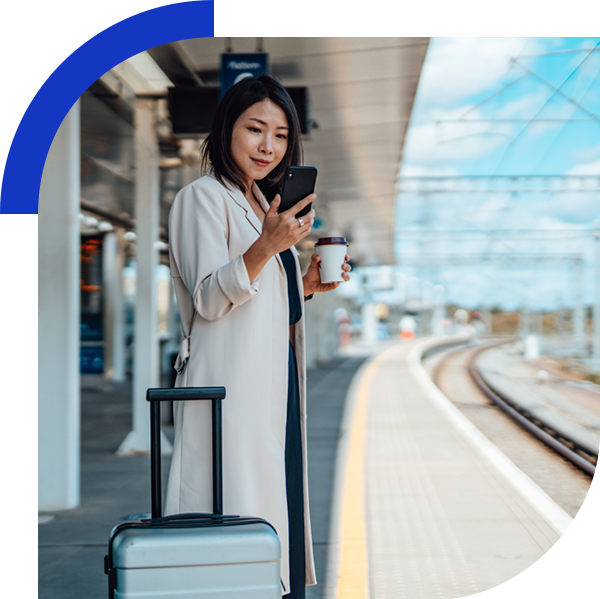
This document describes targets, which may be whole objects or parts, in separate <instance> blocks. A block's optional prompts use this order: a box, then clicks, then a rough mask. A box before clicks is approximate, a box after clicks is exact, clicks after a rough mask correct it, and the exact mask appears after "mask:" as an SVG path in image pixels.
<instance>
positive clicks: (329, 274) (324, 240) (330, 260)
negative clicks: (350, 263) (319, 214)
mask: <svg viewBox="0 0 600 599" xmlns="http://www.w3.org/2000/svg"><path fill="white" fill-rule="evenodd" d="M315 250H316V252H317V254H319V256H321V258H322V260H321V264H320V268H321V283H335V282H337V281H343V280H344V279H343V278H342V272H343V269H342V266H343V264H344V261H345V258H346V254H347V253H348V242H347V241H346V239H345V238H344V237H321V238H320V239H317V243H315Z"/></svg>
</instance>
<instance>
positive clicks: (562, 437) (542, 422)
mask: <svg viewBox="0 0 600 599" xmlns="http://www.w3.org/2000/svg"><path fill="white" fill-rule="evenodd" d="M503 343H507V342H503ZM497 346H498V344H494V345H492V347H497ZM488 349H489V347H481V348H479V349H478V350H476V351H474V352H473V353H472V354H471V357H470V359H469V363H468V369H469V374H470V376H471V378H472V379H473V381H474V383H475V384H476V385H477V387H478V388H479V389H480V390H481V392H482V393H483V394H484V395H485V396H486V397H487V398H488V399H490V400H491V401H492V402H493V403H494V404H496V405H497V406H498V407H499V408H500V409H501V410H502V411H503V412H504V413H506V414H507V415H508V416H510V418H512V419H513V420H514V421H515V422H517V423H518V424H519V425H520V426H522V427H523V428H524V429H525V430H527V431H528V432H530V433H531V434H532V435H533V436H534V437H536V438H537V439H539V440H540V441H542V443H545V444H546V445H547V446H548V447H550V448H551V449H553V450H554V451H556V452H557V453H559V454H560V455H561V456H563V457H564V458H565V459H567V460H568V461H569V462H571V463H572V464H574V465H575V466H577V467H578V468H579V469H580V470H582V471H583V472H585V473H586V474H589V475H590V476H594V474H595V472H596V465H597V463H598V449H597V447H593V446H592V445H591V443H589V442H586V441H585V440H584V439H582V438H578V437H577V435H576V434H574V433H572V432H570V431H567V430H565V428H564V427H562V426H561V425H560V424H557V423H555V422H551V421H549V420H547V419H546V418H544V417H543V416H540V415H538V414H536V411H535V409H528V408H527V407H526V406H524V405H523V404H521V403H520V402H519V401H518V400H517V399H515V398H513V397H510V396H509V395H508V394H506V393H505V392H503V391H502V390H500V389H498V388H497V387H494V386H493V385H492V384H490V382H489V381H488V380H486V377H485V375H484V374H483V373H482V372H481V370H480V369H479V368H478V367H477V358H478V357H479V356H480V355H481V354H482V353H483V352H484V351H486V350H488Z"/></svg>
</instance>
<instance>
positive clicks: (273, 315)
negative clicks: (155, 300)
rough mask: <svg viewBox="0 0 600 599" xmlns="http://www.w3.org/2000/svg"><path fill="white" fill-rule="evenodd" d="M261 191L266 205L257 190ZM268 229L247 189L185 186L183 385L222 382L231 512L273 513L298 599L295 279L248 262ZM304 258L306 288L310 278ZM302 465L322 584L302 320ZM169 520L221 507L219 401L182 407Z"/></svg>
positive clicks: (180, 230)
mask: <svg viewBox="0 0 600 599" xmlns="http://www.w3.org/2000/svg"><path fill="white" fill-rule="evenodd" d="M254 193H255V195H256V197H257V198H258V200H259V202H260V203H261V204H262V206H263V208H264V209H265V210H267V209H268V207H269V206H268V203H267V201H266V200H265V198H264V196H263V194H262V193H261V192H260V190H259V189H258V187H257V186H256V185H254ZM261 230H262V223H261V221H260V220H259V219H258V218H257V216H256V214H255V213H254V211H253V210H252V208H251V207H250V204H249V203H248V202H247V200H246V198H245V197H244V195H243V193H242V192H241V191H239V190H238V189H236V188H233V187H231V188H230V187H224V186H223V185H221V184H220V183H219V182H218V181H217V180H216V179H215V178H214V177H212V176H211V175H210V174H209V175H205V176H204V177H202V178H201V179H199V180H197V181H195V182H193V183H191V184H190V185H188V186H186V187H184V188H183V189H182V190H181V191H180V192H179V193H178V194H177V196H176V197H175V200H174V201H173V206H172V208H171V214H170V217H169V238H170V241H169V243H170V260H171V276H172V277H173V283H174V286H175V292H176V295H177V303H178V306H179V311H180V314H181V321H182V325H183V328H184V333H185V335H186V338H185V339H184V342H183V344H182V348H181V351H180V353H179V358H178V361H177V364H176V366H179V365H181V363H182V362H183V361H184V360H185V359H186V358H187V364H186V366H185V369H184V371H183V372H182V373H180V374H178V375H177V380H176V383H175V385H176V386H177V387H196V386H198V387H200V386H224V387H225V388H226V397H225V400H224V401H223V509H224V513H225V514H240V515H249V516H255V517H260V518H264V519H265V520H267V521H268V522H270V523H271V524H272V525H273V526H274V527H275V529H276V530H277V533H278V535H279V538H280V541H281V549H282V558H281V579H282V582H283V584H284V585H285V588H286V589H287V592H289V588H290V584H289V557H288V515H287V500H286V485H285V454H284V451H285V427H286V410H287V390H288V355H289V331H290V329H289V314H288V312H289V307H288V294H287V279H286V275H285V270H284V267H283V264H282V262H281V259H280V257H279V256H278V255H277V256H275V257H273V258H271V260H269V262H268V263H267V265H266V266H265V267H264V268H263V270H262V271H261V273H260V274H259V275H258V276H257V277H256V279H254V280H253V281H250V280H249V277H248V272H247V270H246V267H245V264H244V261H243V258H242V255H243V254H244V252H245V251H246V250H247V249H248V248H249V247H250V245H252V244H253V243H254V242H255V241H256V239H258V237H259V235H260V232H261ZM292 253H293V254H294V256H295V258H296V276H297V281H298V288H299V290H300V293H302V289H303V286H302V275H301V272H300V265H299V262H298V253H297V251H296V249H295V248H292ZM294 328H295V339H294V342H295V350H296V359H297V363H298V379H299V387H300V389H299V390H300V412H301V413H300V420H301V426H302V453H303V464H304V473H303V478H304V522H305V529H306V530H305V537H306V584H307V585H312V584H316V578H315V567H314V560H313V550H312V536H311V526H310V515H309V502H308V478H307V472H306V463H307V455H306V376H305V350H304V317H303V318H302V319H301V320H300V321H299V322H298V323H297V324H296V326H295V327H294ZM174 419H175V442H174V448H173V457H172V463H171V470H170V473H169V480H168V486H167V499H166V506H165V513H166V514H174V513H181V512H211V511H212V478H211V459H210V456H211V441H210V440H211V432H210V431H211V429H210V426H211V424H210V423H211V412H210V402H203V401H198V402H180V403H178V402H176V404H175V406H174Z"/></svg>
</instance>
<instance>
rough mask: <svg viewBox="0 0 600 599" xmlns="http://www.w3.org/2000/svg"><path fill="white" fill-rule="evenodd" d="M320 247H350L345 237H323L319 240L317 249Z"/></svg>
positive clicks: (316, 244)
mask: <svg viewBox="0 0 600 599" xmlns="http://www.w3.org/2000/svg"><path fill="white" fill-rule="evenodd" d="M318 245H348V242H347V241H346V238H345V237H321V238H319V239H317V242H316V243H315V247H317V246H318Z"/></svg>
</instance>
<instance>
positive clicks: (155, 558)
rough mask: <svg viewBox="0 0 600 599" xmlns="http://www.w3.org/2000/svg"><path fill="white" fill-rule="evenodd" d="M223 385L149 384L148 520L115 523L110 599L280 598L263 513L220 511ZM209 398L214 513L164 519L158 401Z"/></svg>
mask: <svg viewBox="0 0 600 599" xmlns="http://www.w3.org/2000/svg"><path fill="white" fill-rule="evenodd" d="M224 397H225V388H224V387H180V388H176V389H148V392H147V395H146V399H147V400H148V401H149V402H150V406H151V412H150V422H151V431H150V432H151V443H150V461H151V491H152V517H151V518H149V519H141V520H139V521H133V522H124V523H122V524H119V525H117V526H115V527H114V528H113V530H112V531H111V534H110V538H109V543H108V555H106V556H105V558H104V571H105V573H106V574H107V575H108V596H109V599H134V598H135V599H160V598H169V599H192V598H194V599H196V598H198V599H217V598H219V599H225V598H227V599H237V598H241V597H244V598H245V599H281V594H282V586H281V578H280V569H279V567H280V564H279V560H280V557H281V545H280V542H279V537H278V536H277V533H276V531H275V529H274V528H273V527H272V526H271V525H270V524H269V523H268V522H267V521H266V520H263V519H261V518H253V517H248V516H235V515H223V480H222V441H221V400H222V399H223V398H224ZM209 399H210V400H212V472H213V474H212V478H213V513H212V514H204V513H198V514H175V515H172V516H164V517H163V516H162V501H161V499H162V496H161V451H160V402H161V401H182V400H185V401H187V400H209Z"/></svg>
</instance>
